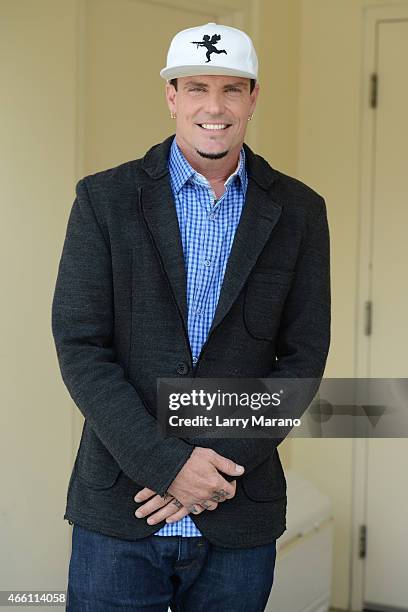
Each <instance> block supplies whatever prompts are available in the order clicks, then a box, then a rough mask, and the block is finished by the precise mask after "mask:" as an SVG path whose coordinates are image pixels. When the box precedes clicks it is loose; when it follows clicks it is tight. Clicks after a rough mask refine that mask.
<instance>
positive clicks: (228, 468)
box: [210, 451, 245, 488]
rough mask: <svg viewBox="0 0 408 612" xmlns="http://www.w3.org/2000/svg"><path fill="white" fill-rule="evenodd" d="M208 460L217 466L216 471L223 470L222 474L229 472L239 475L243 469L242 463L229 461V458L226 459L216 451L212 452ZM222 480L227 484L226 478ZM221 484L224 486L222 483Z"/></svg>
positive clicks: (231, 474)
mask: <svg viewBox="0 0 408 612" xmlns="http://www.w3.org/2000/svg"><path fill="white" fill-rule="evenodd" d="M210 462H211V463H212V464H213V465H214V466H215V467H216V468H217V470H218V471H220V472H224V474H229V475H230V476H237V475H241V474H243V473H244V471H245V468H244V466H243V465H239V464H238V463H235V461H231V459H227V457H223V456H222V455H219V454H218V453H217V452H216V451H214V453H213V454H212V456H211V459H210ZM223 480H224V479H223ZM224 482H226V483H227V484H229V483H228V481H227V480H224ZM222 486H223V487H224V484H223V485H222ZM224 488H225V487H224Z"/></svg>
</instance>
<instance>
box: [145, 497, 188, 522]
mask: <svg viewBox="0 0 408 612" xmlns="http://www.w3.org/2000/svg"><path fill="white" fill-rule="evenodd" d="M175 501H176V500H174V499H173V500H172V501H170V502H168V503H167V505H166V506H164V507H163V508H161V509H160V510H158V511H157V512H155V513H154V514H152V515H151V516H149V518H148V519H147V522H148V524H149V525H155V524H156V523H160V521H164V520H165V519H166V518H168V517H169V516H172V515H173V514H175V513H178V512H179V510H182V509H183V508H185V506H182V507H181V508H179V506H176V504H175V503H174V502H175ZM185 510H186V514H188V512H189V511H188V509H187V508H185Z"/></svg>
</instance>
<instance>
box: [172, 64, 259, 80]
mask: <svg viewBox="0 0 408 612" xmlns="http://www.w3.org/2000/svg"><path fill="white" fill-rule="evenodd" d="M200 74H215V75H221V76H222V75H225V76H240V77H245V78H247V79H255V80H256V79H257V75H255V74H252V73H251V72H246V71H245V70H237V69H236V68H229V67H227V66H207V65H204V66H202V65H193V66H172V67H171V68H163V69H162V70H160V76H161V77H162V78H163V79H166V80H168V81H169V80H170V79H176V78H177V77H187V76H198V75H200Z"/></svg>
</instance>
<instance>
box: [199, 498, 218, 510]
mask: <svg viewBox="0 0 408 612" xmlns="http://www.w3.org/2000/svg"><path fill="white" fill-rule="evenodd" d="M200 506H201V507H202V508H203V510H215V509H216V508H217V507H218V503H217V502H214V501H210V500H206V501H203V502H201V503H200Z"/></svg>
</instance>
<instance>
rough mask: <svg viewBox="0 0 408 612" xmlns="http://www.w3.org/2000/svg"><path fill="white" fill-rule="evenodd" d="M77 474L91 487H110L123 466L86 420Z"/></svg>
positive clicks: (77, 459) (78, 456)
mask: <svg viewBox="0 0 408 612" xmlns="http://www.w3.org/2000/svg"><path fill="white" fill-rule="evenodd" d="M76 462H77V475H78V477H79V478H80V479H81V480H82V481H83V482H84V483H85V484H86V485H87V486H88V487H90V488H91V489H110V488H111V487H113V485H114V484H115V482H116V480H117V478H118V476H119V474H120V472H121V468H120V466H119V464H118V463H117V462H116V460H115V459H114V458H113V457H112V455H111V454H110V452H109V451H108V450H107V448H106V447H105V446H104V445H103V444H102V442H101V441H100V439H99V438H98V436H97V435H96V434H95V432H94V431H93V429H92V428H91V427H90V425H89V424H88V422H87V421H86V420H85V423H84V427H83V430H82V437H81V442H80V445H79V449H78V453H77V458H76Z"/></svg>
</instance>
